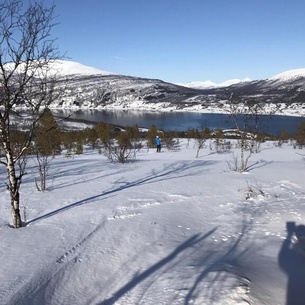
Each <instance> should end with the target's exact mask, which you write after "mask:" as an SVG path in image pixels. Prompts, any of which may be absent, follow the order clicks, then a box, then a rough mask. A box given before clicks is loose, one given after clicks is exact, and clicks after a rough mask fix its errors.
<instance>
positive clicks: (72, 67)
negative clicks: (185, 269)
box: [51, 60, 114, 75]
mask: <svg viewBox="0 0 305 305" xmlns="http://www.w3.org/2000/svg"><path fill="white" fill-rule="evenodd" d="M51 71H54V73H55V72H57V73H59V74H61V75H73V74H82V75H94V74H103V75H110V74H114V73H111V72H107V71H103V70H99V69H96V68H94V67H90V66H85V65H82V64H80V63H78V62H75V61H67V60H56V61H54V63H52V65H51Z"/></svg>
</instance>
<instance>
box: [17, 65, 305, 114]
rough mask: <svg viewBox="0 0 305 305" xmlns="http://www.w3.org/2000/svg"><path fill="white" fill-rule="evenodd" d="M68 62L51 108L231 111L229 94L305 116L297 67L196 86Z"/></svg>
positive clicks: (304, 82) (304, 87) (304, 90)
mask: <svg viewBox="0 0 305 305" xmlns="http://www.w3.org/2000/svg"><path fill="white" fill-rule="evenodd" d="M65 64H66V63H62V65H65ZM71 65H72V67H71V66H70V68H69V69H67V68H65V69H63V70H62V71H65V73H66V74H65V73H62V74H59V75H58V77H57V83H56V86H55V90H58V91H60V93H61V94H60V98H59V99H57V100H54V101H53V103H52V104H51V105H50V107H51V108H56V109H74V110H77V109H92V110H107V109H117V110H142V111H193V112H202V113H203V112H205V113H230V106H229V103H228V100H229V99H230V97H231V96H232V95H233V96H234V98H235V100H236V101H238V103H239V104H240V105H241V107H242V105H243V103H244V102H245V101H247V100H252V101H254V102H256V103H262V104H264V105H265V107H266V111H267V110H270V109H276V114H284V115H295V116H300V115H305V75H304V76H303V74H302V73H303V69H297V70H296V71H297V73H296V74H295V75H293V73H292V72H291V70H290V71H289V72H286V73H284V72H283V73H281V74H279V76H278V77H277V78H270V79H265V80H254V81H245V82H238V83H235V84H232V85H230V86H225V87H211V88H205V89H197V88H188V87H185V86H182V85H178V84H173V83H169V82H166V81H163V80H159V79H148V78H141V77H134V76H126V75H119V74H114V73H110V72H106V71H102V70H98V69H97V71H96V69H95V68H92V67H86V66H84V65H81V64H78V63H75V62H73V64H71ZM75 67H76V68H79V70H77V69H75ZM76 72H77V73H76ZM288 76H289V77H288ZM19 106H20V107H22V104H21V105H18V107H19Z"/></svg>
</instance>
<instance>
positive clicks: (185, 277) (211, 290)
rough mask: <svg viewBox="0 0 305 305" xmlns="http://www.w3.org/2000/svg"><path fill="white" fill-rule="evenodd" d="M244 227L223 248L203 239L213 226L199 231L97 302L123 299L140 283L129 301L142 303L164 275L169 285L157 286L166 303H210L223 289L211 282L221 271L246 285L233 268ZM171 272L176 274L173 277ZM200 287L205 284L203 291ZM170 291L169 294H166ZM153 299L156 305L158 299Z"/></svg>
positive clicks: (240, 253) (103, 304)
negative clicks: (208, 229)
mask: <svg viewBox="0 0 305 305" xmlns="http://www.w3.org/2000/svg"><path fill="white" fill-rule="evenodd" d="M248 229H249V224H247V223H246V222H244V223H243V224H242V228H241V232H240V234H239V236H238V238H236V240H232V241H231V242H229V241H228V242H227V243H226V246H225V248H224V247H223V246H221V247H219V245H217V244H215V242H213V244H212V245H211V243H210V241H208V240H207V239H208V237H211V235H212V234H214V233H215V232H216V230H217V228H216V227H215V228H214V229H212V230H211V231H209V232H208V233H206V234H205V235H203V236H200V235H199V234H197V235H194V236H192V237H191V238H189V239H188V240H187V241H186V242H184V243H183V244H181V245H180V246H178V247H177V248H176V249H175V250H174V251H173V252H172V253H170V254H169V255H168V256H167V257H165V258H164V259H162V260H160V261H159V262H158V263H156V264H154V265H152V266H151V267H150V268H148V269H146V270H145V271H143V272H141V273H140V274H137V275H136V276H135V277H134V278H133V279H131V280H130V281H129V282H128V283H126V284H125V285H124V286H122V287H121V288H120V289H119V290H117V291H116V292H115V293H113V295H112V296H111V297H110V298H108V299H105V300H104V301H102V302H100V303H97V304H98V305H114V304H116V302H119V301H121V302H124V300H120V299H122V298H123V297H124V296H127V297H128V295H129V294H130V292H131V291H132V290H133V289H136V287H137V286H139V285H141V290H142V293H141V295H137V296H134V297H135V298H136V300H133V302H134V304H145V302H146V300H145V294H146V293H147V292H148V293H147V295H148V297H150V298H153V296H152V295H151V294H150V293H149V291H148V290H149V288H150V287H151V286H153V285H154V284H155V285H157V286H158V282H161V283H162V280H164V277H167V276H168V281H169V282H167V285H169V286H170V288H169V289H168V290H167V288H166V287H162V288H161V289H162V290H163V296H164V299H162V302H163V303H164V304H165V302H168V304H184V305H189V304H193V303H194V300H196V299H197V298H200V297H202V296H204V300H205V302H208V301H209V300H211V304H212V301H213V300H214V298H215V295H216V297H218V294H219V292H221V291H220V290H222V288H223V287H222V286H221V285H220V286H219V283H218V284H217V283H216V284H215V282H217V281H218V282H219V281H220V282H221V283H222V281H225V280H226V278H224V277H223V274H226V276H227V278H232V277H233V278H235V279H237V280H236V281H237V282H239V283H240V285H241V286H243V285H244V286H247V285H248V284H249V283H250V282H249V281H248V280H247V279H246V278H243V277H242V276H240V275H238V268H237V265H238V260H239V259H241V257H242V256H243V255H245V254H246V252H247V249H244V250H240V249H239V245H240V243H241V241H242V239H243V237H244V234H245V233H246V231H247V230H248ZM177 272H178V273H177ZM174 274H178V275H177V276H176V277H175V276H174ZM211 274H212V276H213V280H212V281H211V280H210V278H209V280H207V281H206V282H205V280H206V278H207V277H208V276H210V275H211ZM218 277H219V278H218ZM220 277H221V278H220ZM144 281H145V283H144ZM172 281H174V282H173V285H170V282H172ZM214 284H215V286H214ZM161 285H162V284H161ZM179 285H180V286H179ZM203 286H205V288H204V291H203V288H202V287H203ZM152 289H153V288H152ZM135 293H136V292H135ZM170 293H171V295H169V294H170ZM180 293H182V295H181V294H180ZM161 298H162V296H161ZM177 298H179V299H177ZM155 301H156V304H157V303H158V300H155ZM197 301H198V300H197ZM122 304H123V303H122ZM150 304H151V303H150Z"/></svg>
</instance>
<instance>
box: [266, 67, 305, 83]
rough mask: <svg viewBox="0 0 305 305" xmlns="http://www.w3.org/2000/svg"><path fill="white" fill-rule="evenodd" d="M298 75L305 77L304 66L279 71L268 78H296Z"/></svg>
mask: <svg viewBox="0 0 305 305" xmlns="http://www.w3.org/2000/svg"><path fill="white" fill-rule="evenodd" d="M298 77H305V68H303V69H294V70H288V71H285V72H282V73H279V74H277V75H275V76H273V77H271V78H269V79H270V80H289V79H292V78H298Z"/></svg>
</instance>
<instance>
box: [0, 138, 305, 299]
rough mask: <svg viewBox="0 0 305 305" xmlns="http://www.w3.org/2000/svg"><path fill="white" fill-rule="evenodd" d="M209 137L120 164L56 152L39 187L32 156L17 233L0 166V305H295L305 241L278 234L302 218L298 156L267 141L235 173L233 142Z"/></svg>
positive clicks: (303, 185)
mask: <svg viewBox="0 0 305 305" xmlns="http://www.w3.org/2000/svg"><path fill="white" fill-rule="evenodd" d="M231 142H232V143H233V141H231ZM206 144H207V146H206V148H204V149H202V150H201V151H200V154H199V157H198V158H196V157H195V156H196V152H197V150H196V148H195V146H194V145H195V143H194V142H192V141H191V142H190V143H189V144H188V142H187V140H186V139H180V140H179V143H178V146H179V147H178V148H177V149H176V150H173V151H170V150H167V149H166V148H162V153H156V152H155V149H149V150H147V149H143V150H141V151H140V152H139V153H138V154H137V159H136V160H135V162H131V163H127V164H117V163H110V162H109V161H108V160H107V159H106V158H105V157H104V156H102V155H100V154H98V153H97V151H92V150H90V149H89V148H87V149H86V151H85V153H84V154H83V155H79V156H77V155H75V156H74V158H65V157H64V155H62V156H58V157H56V158H55V159H54V160H53V162H52V163H51V167H50V170H49V180H48V186H49V188H48V191H46V192H44V193H41V192H38V191H37V190H36V188H35V186H34V177H38V173H37V169H36V166H35V163H34V161H31V162H30V163H29V164H28V170H27V175H26V176H25V177H24V181H23V184H22V185H21V212H22V215H23V216H25V218H26V223H27V225H26V226H25V227H23V228H21V229H12V228H11V227H10V225H9V223H11V215H10V201H9V194H8V191H7V189H6V186H5V179H6V173H5V170H4V167H0V179H1V181H2V184H1V185H0V189H1V192H2V196H1V198H0V235H1V248H0V261H1V272H0V304H2V305H6V304H10V305H12V304H22V305H30V304H37V305H42V304H74V305H77V304H80V305H83V304H99V305H106V304H107V305H108V304H113V305H114V304H115V305H129V304H145V305H155V304H158V305H162V304H164V305H165V304H166V305H167V304H174V305H175V304H183V305H186V304H200V305H205V304H206V305H236V304H238V305H245V304H258V305H259V304H263V305H267V304H270V305H274V304H277V305H281V304H289V305H292V304H303V301H304V296H305V292H304V291H305V290H304V289H303V288H304V280H305V257H304V254H302V252H300V249H301V248H300V247H301V246H300V245H301V242H302V239H301V236H300V235H298V234H297V232H298V231H297V230H296V229H295V234H294V235H293V237H292V239H290V238H289V239H286V235H287V232H286V223H287V222H295V224H296V226H299V225H304V224H305V171H304V165H305V164H304V157H303V155H302V151H301V150H296V149H294V148H293V147H292V146H291V145H289V144H284V145H283V147H276V145H275V143H273V142H266V143H264V144H262V146H261V151H260V152H259V153H257V154H255V155H253V157H252V158H251V159H250V165H251V167H250V170H249V172H247V173H244V174H240V173H237V172H232V171H230V170H229V168H228V163H229V162H231V161H232V158H233V156H232V154H233V153H235V154H237V153H238V150H237V149H236V148H232V150H231V152H230V153H221V154H220V153H216V152H215V151H214V150H210V145H209V143H206ZM233 144H234V143H233ZM299 228H302V227H299ZM297 237H298V238H299V239H297ZM286 295H287V302H286Z"/></svg>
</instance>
